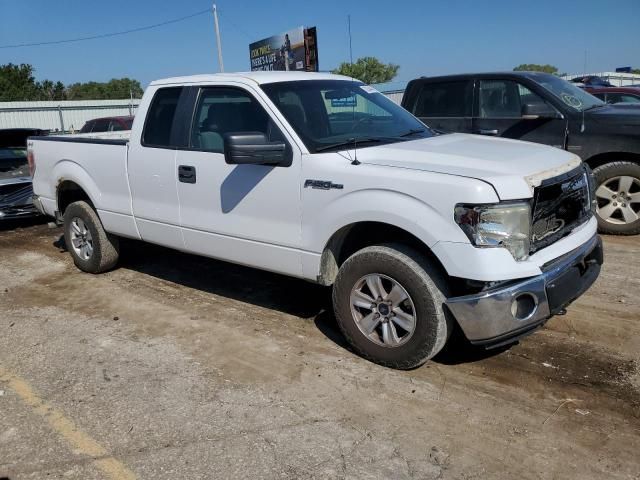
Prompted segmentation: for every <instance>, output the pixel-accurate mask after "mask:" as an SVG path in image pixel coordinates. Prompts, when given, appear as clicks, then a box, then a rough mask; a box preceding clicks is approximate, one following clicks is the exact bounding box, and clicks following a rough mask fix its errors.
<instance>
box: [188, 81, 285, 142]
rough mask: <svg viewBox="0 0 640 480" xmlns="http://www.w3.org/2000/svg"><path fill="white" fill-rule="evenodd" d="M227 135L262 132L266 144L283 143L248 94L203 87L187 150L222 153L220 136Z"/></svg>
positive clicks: (280, 136) (269, 121) (272, 124)
mask: <svg viewBox="0 0 640 480" xmlns="http://www.w3.org/2000/svg"><path fill="white" fill-rule="evenodd" d="M230 132H234V133H240V132H261V133H264V134H265V135H266V136H267V139H268V140H269V141H284V137H283V136H282V133H281V132H280V130H279V129H278V128H277V127H276V125H275V124H274V123H273V120H271V117H270V116H269V114H268V113H267V112H266V111H265V109H264V108H262V105H260V104H259V103H258V101H257V100H256V99H255V98H254V97H253V96H252V95H251V94H249V93H248V92H246V91H244V90H241V89H238V88H228V87H211V88H203V89H202V90H201V92H200V98H199V99H198V105H197V106H196V111H195V115H194V117H193V125H192V126H191V141H190V147H191V148H193V149H196V150H204V151H207V152H218V153H223V151H224V146H223V137H224V135H225V134H226V133H230Z"/></svg>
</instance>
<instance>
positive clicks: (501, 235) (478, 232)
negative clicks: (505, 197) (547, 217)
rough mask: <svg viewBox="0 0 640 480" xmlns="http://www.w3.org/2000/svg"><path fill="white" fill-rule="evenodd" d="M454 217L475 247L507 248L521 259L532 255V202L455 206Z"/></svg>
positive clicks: (517, 258)
mask: <svg viewBox="0 0 640 480" xmlns="http://www.w3.org/2000/svg"><path fill="white" fill-rule="evenodd" d="M454 217H455V220H456V223H457V224H458V225H460V228H462V230H463V231H464V233H465V234H466V235H467V237H469V240H471V243H473V244H474V245H475V246H476V247H502V248H506V249H507V250H509V252H510V253H511V255H513V258H515V259H516V260H518V261H521V260H526V259H527V257H528V256H529V249H530V228H531V205H530V204H529V202H512V203H498V204H492V205H456V208H455V214H454Z"/></svg>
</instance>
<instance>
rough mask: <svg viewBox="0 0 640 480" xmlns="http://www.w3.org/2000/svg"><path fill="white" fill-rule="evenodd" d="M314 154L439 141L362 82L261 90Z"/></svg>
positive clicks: (299, 84) (286, 84) (319, 82)
mask: <svg viewBox="0 0 640 480" xmlns="http://www.w3.org/2000/svg"><path fill="white" fill-rule="evenodd" d="M261 87H262V89H263V90H264V91H265V92H266V94H267V95H268V96H269V98H270V99H271V100H272V101H273V103H275V105H276V106H277V107H278V109H279V110H280V112H282V114H283V115H284V116H285V118H286V119H287V121H288V122H289V123H290V124H291V126H292V127H293V128H294V130H295V131H296V133H297V134H298V135H299V136H300V138H301V139H302V141H303V142H304V144H305V145H306V147H307V149H308V150H309V151H310V152H311V153H317V152H321V151H325V150H332V149H333V150H339V149H346V148H350V146H349V144H350V143H354V142H359V143H358V147H360V146H363V147H366V146H371V145H374V144H378V145H379V144H380V143H393V142H401V141H407V140H413V139H416V138H425V137H431V136H433V135H434V134H433V132H432V131H431V130H429V129H428V128H427V127H426V126H425V125H424V124H423V123H421V122H420V121H419V120H418V119H417V118H415V117H414V116H413V115H411V114H410V113H409V112H407V111H406V110H405V109H403V108H402V107H400V106H399V105H396V104H395V103H393V102H392V101H391V100H389V99H388V98H387V97H385V96H384V95H382V94H381V93H380V92H378V91H377V90H375V89H374V88H371V87H369V86H366V85H364V84H362V83H360V82H357V81H348V80H308V81H302V82H281V83H269V84H265V85H262V86H261Z"/></svg>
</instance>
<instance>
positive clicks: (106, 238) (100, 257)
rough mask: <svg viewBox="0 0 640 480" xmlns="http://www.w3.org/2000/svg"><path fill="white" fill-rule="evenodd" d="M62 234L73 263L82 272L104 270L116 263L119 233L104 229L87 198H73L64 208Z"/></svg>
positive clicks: (118, 251)
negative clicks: (116, 234)
mask: <svg viewBox="0 0 640 480" xmlns="http://www.w3.org/2000/svg"><path fill="white" fill-rule="evenodd" d="M64 238H65V243H66V245H67V250H69V253H70V254H71V257H72V258H73V263H75V265H76V267H78V268H79V269H80V270H82V271H83V272H88V273H102V272H106V271H107V270H110V269H112V268H113V267H115V266H116V264H117V263H118V256H119V253H120V245H119V242H118V237H116V236H114V235H111V234H109V233H107V232H105V230H104V227H103V226H102V222H101V221H100V218H99V217H98V214H97V213H96V212H95V210H94V209H93V208H92V207H91V206H90V205H89V204H88V203H87V202H84V201H79V202H73V203H72V204H71V205H69V206H68V207H67V209H66V210H65V212H64ZM87 245H90V248H86V246H87Z"/></svg>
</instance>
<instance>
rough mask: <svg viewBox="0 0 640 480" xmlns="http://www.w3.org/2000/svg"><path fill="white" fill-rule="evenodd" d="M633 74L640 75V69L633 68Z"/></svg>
mask: <svg viewBox="0 0 640 480" xmlns="http://www.w3.org/2000/svg"><path fill="white" fill-rule="evenodd" d="M631 73H635V74H637V75H638V74H640V68H632V69H631Z"/></svg>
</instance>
